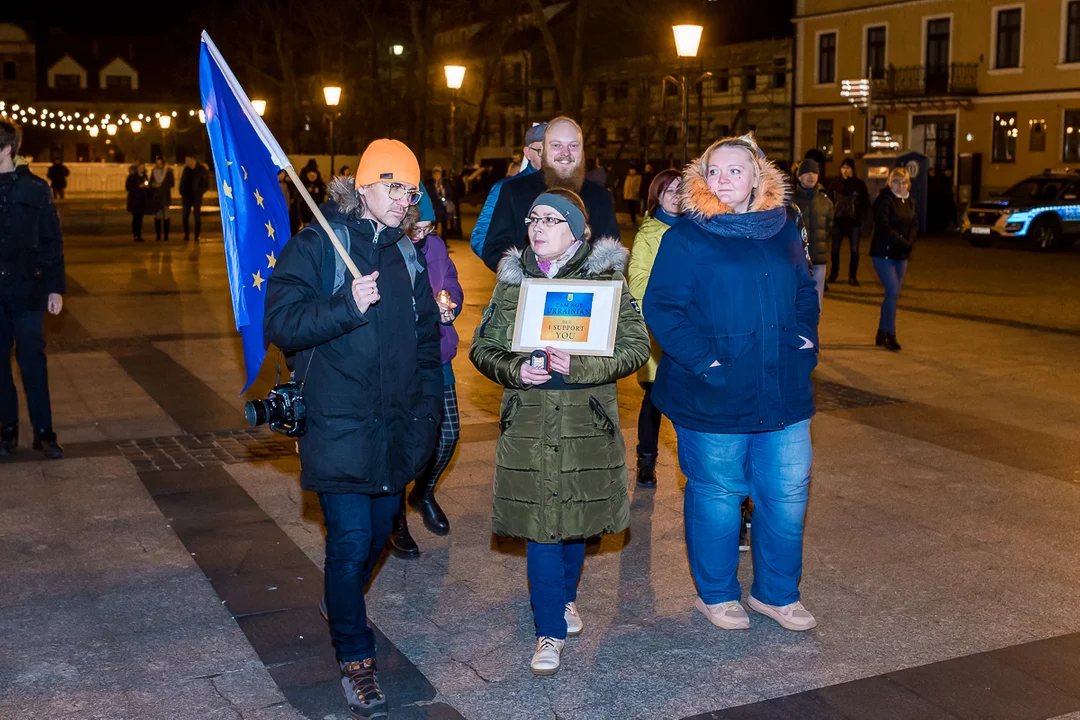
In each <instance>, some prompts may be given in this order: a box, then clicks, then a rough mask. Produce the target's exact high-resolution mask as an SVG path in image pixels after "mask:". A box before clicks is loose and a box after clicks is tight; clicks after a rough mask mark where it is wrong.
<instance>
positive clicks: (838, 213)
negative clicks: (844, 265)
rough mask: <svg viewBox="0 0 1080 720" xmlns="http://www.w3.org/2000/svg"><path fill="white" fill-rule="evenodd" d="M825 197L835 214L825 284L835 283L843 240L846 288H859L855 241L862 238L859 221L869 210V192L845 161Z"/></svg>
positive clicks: (856, 243)
mask: <svg viewBox="0 0 1080 720" xmlns="http://www.w3.org/2000/svg"><path fill="white" fill-rule="evenodd" d="M828 195H829V199H830V200H832V202H833V206H834V208H835V211H834V215H833V217H834V222H833V235H832V268H831V269H830V270H829V278H828V280H827V282H831V283H833V282H836V279H837V278H838V277H839V276H840V249H841V248H842V247H843V245H844V238H845V237H846V238H848V243H849V245H850V247H851V261H850V264H849V265H848V284H849V285H852V286H854V287H859V278H858V277H857V276H858V273H859V240H860V239H861V237H862V227H863V221H864V220H865V219H866V214H867V212H868V211H869V209H870V191H869V190H867V189H866V183H864V182H863V181H862V180H860V179H859V178H858V177H856V175H855V161H854V160H852V159H851V158H849V157H846V158H844V159H843V161H842V162H841V163H840V177H839V178H837V179H836V180H833V181H832V182H831V183H829V190H828Z"/></svg>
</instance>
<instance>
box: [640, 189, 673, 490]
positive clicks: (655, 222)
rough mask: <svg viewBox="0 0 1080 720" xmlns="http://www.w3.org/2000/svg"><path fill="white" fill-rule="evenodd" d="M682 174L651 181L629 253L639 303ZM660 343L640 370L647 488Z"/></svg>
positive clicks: (652, 464) (651, 483)
mask: <svg viewBox="0 0 1080 720" xmlns="http://www.w3.org/2000/svg"><path fill="white" fill-rule="evenodd" d="M679 183H680V177H679V173H678V171H677V170H670V169H669V170H662V171H661V172H659V173H657V175H656V177H655V178H653V181H652V184H651V185H649V205H648V211H647V214H646V216H645V219H644V220H642V221H641V227H639V228H638V231H637V235H636V236H635V237H634V249H633V251H632V252H631V254H630V272H629V278H628V281H629V284H630V294H631V295H632V296H633V297H634V298H635V299H636V300H637V301H638V302H639V303H640V302H641V301H642V300H644V299H645V288H647V287H648V285H649V274H650V273H652V267H653V262H654V261H655V260H656V251H657V250H659V249H660V238H661V237H663V235H664V233H665V232H667V229H668V228H669V227H671V226H672V225H674V224H675V222H676V221H677V220H678V219H679V215H680V214H682V210H681V209H680V207H679ZM660 355H661V351H660V347H659V346H658V345H657V344H656V341H655V340H653V341H652V356H651V357H650V358H649V362H648V363H647V364H646V365H645V367H643V368H641V370H639V371H638V382H639V383H640V384H641V387H642V388H643V389H644V390H645V397H644V398H642V400H641V412H640V414H639V415H638V446H637V461H638V470H637V484H638V485H639V486H641V487H644V488H655V487H656V455H657V452H658V449H659V442H660V420H661V418H662V415H661V414H660V411H659V410H657V409H656V407H655V406H654V405H653V404H652V386H653V380H655V379H656V367H657V365H658V364H659V362H660Z"/></svg>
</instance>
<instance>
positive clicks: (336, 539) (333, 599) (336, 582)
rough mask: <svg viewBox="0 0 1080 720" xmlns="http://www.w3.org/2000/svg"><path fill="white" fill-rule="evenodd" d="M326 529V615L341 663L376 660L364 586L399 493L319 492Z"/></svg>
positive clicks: (390, 524) (387, 531)
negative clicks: (368, 621)
mask: <svg viewBox="0 0 1080 720" xmlns="http://www.w3.org/2000/svg"><path fill="white" fill-rule="evenodd" d="M319 504H320V505H321V506H322V512H323V523H324V524H325V525H326V566H325V569H326V577H325V580H326V610H327V613H326V614H327V615H328V616H329V618H330V637H331V638H332V639H333V641H334V649H335V650H336V651H337V658H338V662H353V661H354V660H366V659H368V658H373V657H375V633H373V632H372V631H371V628H369V627H368V624H367V604H366V603H365V602H364V587H365V586H367V584H368V581H369V580H371V573H372V572H373V571H374V570H375V565H376V564H377V563H378V562H379V556H380V555H382V551H383V547H385V546H386V540H387V538H389V537H390V530H391V528H392V527H393V523H394V516H395V515H396V514H397V511H398V507H400V505H401V494H400V493H397V494H394V495H360V494H354V493H340V494H339V493H319Z"/></svg>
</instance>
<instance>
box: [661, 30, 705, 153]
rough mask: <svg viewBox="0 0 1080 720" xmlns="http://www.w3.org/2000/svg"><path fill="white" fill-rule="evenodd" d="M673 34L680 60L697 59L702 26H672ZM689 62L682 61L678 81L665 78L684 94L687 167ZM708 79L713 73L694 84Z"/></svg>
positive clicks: (683, 129)
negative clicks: (687, 67)
mask: <svg viewBox="0 0 1080 720" xmlns="http://www.w3.org/2000/svg"><path fill="white" fill-rule="evenodd" d="M671 30H672V32H673V33H674V34H675V53H676V54H677V55H678V56H679V57H680V58H696V57H697V54H698V46H699V45H701V31H702V30H703V28H702V27H701V26H700V25H672V26H671ZM687 62H688V61H687V60H683V61H682V75H681V76H680V77H679V78H678V79H676V78H675V77H673V76H671V75H668V76H667V77H666V78H664V81H665V82H668V81H670V82H672V83H674V84H675V85H678V86H679V89H680V91H681V92H682V164H683V165H686V161H687V157H686V145H687V136H688V135H689V131H688V125H689V116H690V97H689V95H690V93H689V87H688V86H687V81H686V63H687ZM707 77H712V73H711V72H705V73H702V74H701V76H700V77H699V78H698V79H697V80H696V81H695V82H694V84H695V85H697V84H699V83H700V82H701V81H702V80H704V79H705V78H707Z"/></svg>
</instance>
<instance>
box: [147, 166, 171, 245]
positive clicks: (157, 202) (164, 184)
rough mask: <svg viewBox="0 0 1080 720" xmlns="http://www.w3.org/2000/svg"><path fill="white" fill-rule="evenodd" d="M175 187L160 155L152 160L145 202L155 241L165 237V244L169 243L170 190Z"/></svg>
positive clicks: (169, 170) (169, 169)
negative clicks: (148, 192)
mask: <svg viewBox="0 0 1080 720" xmlns="http://www.w3.org/2000/svg"><path fill="white" fill-rule="evenodd" d="M175 185H176V179H175V178H174V177H173V171H172V168H171V167H168V166H166V165H165V158H163V157H161V156H160V155H158V156H157V158H156V159H155V160H154V168H153V170H151V171H150V194H149V196H148V197H149V199H148V201H147V212H150V213H153V214H154V232H155V233H156V234H157V240H158V241H160V240H161V239H162V233H164V236H165V242H169V206H170V205H172V189H173V187H174V186H175Z"/></svg>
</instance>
